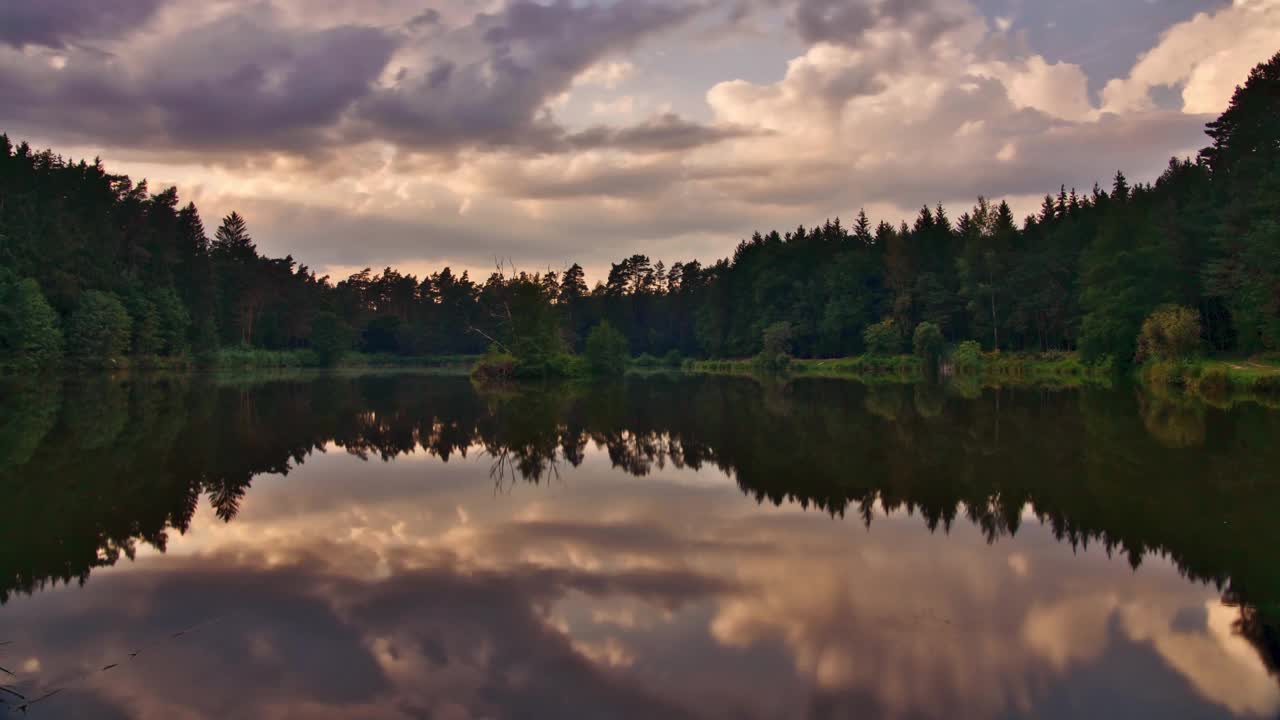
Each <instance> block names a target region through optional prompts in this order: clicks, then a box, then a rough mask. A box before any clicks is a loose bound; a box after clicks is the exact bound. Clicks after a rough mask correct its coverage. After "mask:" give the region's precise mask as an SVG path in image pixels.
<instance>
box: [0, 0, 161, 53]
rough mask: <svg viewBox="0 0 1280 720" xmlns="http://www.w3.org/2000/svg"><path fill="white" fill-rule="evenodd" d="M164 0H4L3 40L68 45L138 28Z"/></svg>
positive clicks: (0, 28)
mask: <svg viewBox="0 0 1280 720" xmlns="http://www.w3.org/2000/svg"><path fill="white" fill-rule="evenodd" d="M160 3H161V0H2V1H0V44H8V45H12V46H14V47H19V48H20V47H23V46H24V45H43V46H47V47H52V48H61V47H66V46H67V45H70V44H72V43H75V42H79V41H86V42H95V41H101V40H106V39H109V38H113V37H116V36H117V35H120V34H123V33H125V32H127V31H129V30H132V29H136V28H137V27H138V26H139V25H142V24H143V23H145V22H146V21H147V20H149V19H150V18H151V16H152V15H154V14H155V12H156V10H157V9H159V7H160Z"/></svg>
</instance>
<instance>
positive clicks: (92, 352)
mask: <svg viewBox="0 0 1280 720" xmlns="http://www.w3.org/2000/svg"><path fill="white" fill-rule="evenodd" d="M130 330H131V322H130V320H129V313H128V311H126V310H125V309H124V305H123V304H122V303H121V302H120V298H118V297H116V296H115V295H114V294H112V293H109V292H101V291H98V290H90V291H89V292H86V293H85V294H84V295H82V296H81V297H80V305H79V307H77V308H76V311H75V312H74V313H72V315H71V321H70V322H69V323H68V324H67V350H68V351H69V352H70V354H71V355H73V356H75V357H76V358H78V359H79V360H81V361H82V362H89V363H112V362H114V361H115V359H116V358H118V357H120V356H121V355H123V354H124V353H125V351H126V350H128V348H129V338H130Z"/></svg>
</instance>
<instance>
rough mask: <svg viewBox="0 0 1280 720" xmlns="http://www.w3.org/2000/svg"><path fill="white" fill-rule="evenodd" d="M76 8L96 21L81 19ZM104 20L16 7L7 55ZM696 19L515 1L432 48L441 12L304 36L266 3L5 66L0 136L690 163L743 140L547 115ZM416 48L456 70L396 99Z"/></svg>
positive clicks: (97, 33)
mask: <svg viewBox="0 0 1280 720" xmlns="http://www.w3.org/2000/svg"><path fill="white" fill-rule="evenodd" d="M155 1H156V0H146V2H144V1H143V0H132V1H131V3H125V2H124V0H113V1H112V2H108V3H105V4H103V5H102V6H101V7H108V6H110V7H112V8H116V9H117V10H119V11H120V13H119V16H120V17H135V16H137V17H142V16H145V15H147V14H149V13H150V12H151V11H153V10H154V7H151V6H149V5H147V2H151V3H152V5H154V4H155ZM125 4H128V5H129V8H132V10H131V11H129V12H126V11H125V9H124V7H123V6H124V5H125ZM81 5H83V8H80V6H81ZM117 6H120V7H117ZM41 7H42V8H44V6H43V5H41ZM77 8H80V9H82V10H84V12H82V13H78V14H77V13H75V12H72V11H73V10H75V9H77ZM148 8H150V9H149V10H148ZM99 9H100V6H99V5H96V4H91V3H86V2H84V0H56V2H53V3H51V4H50V5H49V6H48V8H46V9H43V10H41V11H30V10H19V9H17V8H16V7H12V8H11V7H10V6H5V9H4V10H0V13H8V14H9V15H11V16H13V19H14V20H17V22H10V23H6V24H3V25H0V27H2V28H3V29H0V33H4V34H0V41H7V42H10V43H17V42H40V43H44V44H48V45H55V44H60V43H61V42H62V38H64V37H65V36H67V35H68V33H71V32H73V31H75V32H77V33H79V34H81V35H84V36H86V37H89V38H90V39H95V40H105V39H107V37H108V36H109V35H110V32H109V31H110V30H111V29H112V28H113V27H114V26H113V25H110V23H109V22H108V21H107V20H106V19H99V20H95V18H98V17H99V14H98V10H99ZM144 10H145V11H146V12H143V11H144ZM699 10H700V6H698V5H694V4H687V3H668V2H663V1H660V0H636V1H634V2H621V3H609V4H578V3H572V2H569V1H568V0H558V1H557V2H554V3H551V4H541V3H536V2H531V1H530V0H516V1H515V2H511V3H510V4H508V5H506V6H505V7H504V8H503V9H502V10H500V11H498V12H495V13H479V14H477V15H476V16H475V18H474V19H473V20H472V22H471V23H469V24H467V25H464V26H461V27H458V28H455V29H453V30H450V31H447V32H446V33H445V34H444V35H441V34H438V33H437V34H436V35H433V36H432V38H431V39H429V40H428V39H425V38H417V39H414V38H415V33H414V32H413V31H415V30H418V29H422V28H425V27H428V26H432V27H439V25H440V14H439V13H438V12H437V11H435V10H433V9H426V10H424V11H423V12H421V13H420V14H418V15H416V16H414V17H413V18H412V19H410V20H409V21H408V22H407V24H406V25H405V30H388V29H383V28H375V27H365V26H340V27H331V28H325V29H299V28H296V27H292V26H286V25H284V24H282V23H280V22H279V18H278V16H277V14H276V13H274V12H273V11H272V10H271V8H270V6H269V5H250V6H246V7H245V8H244V9H243V11H241V12H238V13H235V14H231V15H227V16H223V17H221V18H219V19H217V20H215V21H213V22H210V23H208V24H205V25H202V26H193V27H187V28H184V29H182V30H181V31H179V32H178V33H177V34H175V35H173V36H170V37H165V38H159V39H157V40H156V41H155V42H148V43H144V44H141V45H138V46H136V47H129V48H123V49H118V51H117V52H116V54H115V55H107V56H104V55H102V54H101V53H100V52H98V51H94V50H91V49H86V48H73V49H72V51H71V52H69V53H68V54H67V56H66V58H65V65H64V66H63V67H55V66H54V65H53V64H51V63H50V62H49V58H45V57H40V58H32V57H26V56H13V55H11V56H9V57H7V58H0V92H3V93H4V95H5V96H6V97H10V98H15V99H16V101H15V102H13V103H10V105H9V107H7V108H5V109H3V110H0V123H4V124H5V125H6V126H7V128H8V129H10V130H12V131H27V132H31V131H32V130H35V131H37V132H39V133H41V134H43V135H45V136H49V137H52V138H53V139H58V140H62V139H64V138H66V139H70V140H72V141H81V140H88V141H94V142H107V143H112V144H120V145H126V146H131V147H168V148H174V149H203V150H210V149H214V150H217V149H226V150H258V149H268V150H276V151H294V152H297V153H304V152H306V153H310V152H313V151H314V150H316V149H319V148H323V147H325V146H333V145H335V144H337V143H349V142H355V141H361V140H387V141H391V142H394V143H396V144H397V145H400V146H402V147H405V148H411V149H415V150H425V151H433V152H436V151H443V152H450V151H453V150H457V149H460V148H466V147H503V148H516V149H520V150H523V151H534V152H563V151H566V150H570V149H575V148H581V147H604V146H610V147H618V148H622V149H627V150H634V151H637V152H662V151H668V150H680V149H687V148H690V147H694V146H697V145H701V144H706V143H713V142H718V141H719V140H722V139H725V138H727V137H732V136H734V135H737V134H740V133H741V131H740V130H736V129H732V128H711V127H704V126H701V125H698V124H695V123H691V122H688V121H685V120H682V119H681V118H679V117H677V116H675V115H664V116H661V117H658V118H655V119H654V120H652V121H650V122H648V123H645V124H642V125H638V126H635V127H630V128H620V129H617V128H603V127H601V128H592V129H590V130H587V131H585V132H582V133H577V134H574V133H570V132H569V131H568V130H566V129H565V128H563V127H562V126H561V125H559V124H558V123H557V122H556V121H555V120H554V119H553V118H551V116H550V115H549V114H548V113H547V111H546V110H545V108H546V106H547V103H548V102H549V101H550V100H551V99H553V98H554V97H556V96H558V95H560V94H561V93H564V92H565V91H567V90H568V89H569V88H570V87H571V85H572V83H573V81H574V78H575V77H577V76H578V75H579V74H581V73H582V72H583V71H585V70H586V69H588V68H589V67H591V66H592V65H593V64H594V63H596V62H598V61H600V60H602V59H603V58H605V57H606V56H608V55H610V54H613V53H618V52H625V51H626V50H628V49H630V48H631V47H633V46H634V45H635V44H636V43H638V42H640V41H641V40H642V39H643V38H645V37H647V36H649V35H652V34H654V33H657V32H659V31H662V30H666V29H670V28H672V27H674V26H676V25H678V24H681V23H683V22H685V21H686V20H688V19H689V18H691V17H692V16H693V15H694V14H696V13H697V12H699ZM130 13H132V14H130ZM3 17H4V16H3V14H0V18H3ZM101 17H102V18H107V17H108V16H107V15H101ZM110 17H112V18H114V17H117V16H115V15H112V16H110ZM24 18H25V19H24ZM110 22H116V21H115V20H111V21H110ZM59 28H63V29H62V30H59ZM425 43H431V44H430V45H425ZM411 44H416V46H415V47H412V48H411V50H412V51H414V52H421V51H423V50H426V49H437V48H438V49H439V51H440V52H442V53H444V56H437V57H436V58H435V60H434V61H433V62H431V63H430V64H429V65H427V66H426V67H418V68H414V67H402V68H398V70H397V72H396V74H395V79H394V81H393V82H392V83H391V84H390V85H389V86H381V85H378V84H377V82H376V81H377V79H378V78H379V77H380V75H381V74H382V72H383V71H384V70H385V69H386V67H387V64H388V62H389V60H390V59H391V57H392V54H393V53H394V52H395V51H396V50H397V49H399V48H402V47H406V46H408V45H411ZM15 126H16V127H15Z"/></svg>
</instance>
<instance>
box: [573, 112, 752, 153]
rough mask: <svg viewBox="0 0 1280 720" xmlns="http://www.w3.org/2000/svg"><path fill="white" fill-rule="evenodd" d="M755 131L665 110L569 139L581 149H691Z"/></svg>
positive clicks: (574, 145) (655, 150)
mask: <svg viewBox="0 0 1280 720" xmlns="http://www.w3.org/2000/svg"><path fill="white" fill-rule="evenodd" d="M753 134H756V132H755V131H753V130H751V129H749V128H741V127H736V126H726V125H720V126H710V125H702V124H699V123H695V122H690V121H688V120H685V119H684V118H682V117H680V116H679V115H676V114H675V113H664V114H662V115H658V116H657V117H654V118H651V119H649V120H647V121H645V122H643V123H640V124H637V125H631V126H629V127H621V128H611V127H606V126H603V125H601V126H596V127H592V128H588V129H587V130H583V131H581V132H577V133H573V134H571V135H569V136H568V137H567V138H566V141H567V142H568V144H569V145H571V146H573V147H574V148H578V149H588V148H598V147H613V148H619V149H622V150H635V151H642V152H668V151H677V150H689V149H691V148H695V147H700V146H702V145H711V144H714V143H718V142H720V141H722V140H729V139H731V138H736V137H745V136H748V135H753Z"/></svg>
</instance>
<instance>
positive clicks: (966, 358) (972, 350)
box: [951, 340, 982, 370]
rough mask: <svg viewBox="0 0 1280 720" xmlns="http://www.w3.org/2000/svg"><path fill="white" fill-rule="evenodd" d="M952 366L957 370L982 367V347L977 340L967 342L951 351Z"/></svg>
mask: <svg viewBox="0 0 1280 720" xmlns="http://www.w3.org/2000/svg"><path fill="white" fill-rule="evenodd" d="M951 364H952V365H955V367H956V368H957V369H963V370H972V369H976V368H978V367H981V365H982V345H981V344H979V343H978V341H977V340H965V341H964V342H962V343H960V344H959V345H957V346H956V347H955V349H954V350H952V351H951Z"/></svg>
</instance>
